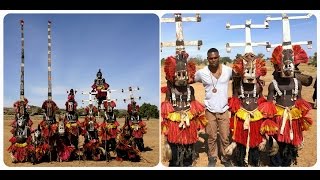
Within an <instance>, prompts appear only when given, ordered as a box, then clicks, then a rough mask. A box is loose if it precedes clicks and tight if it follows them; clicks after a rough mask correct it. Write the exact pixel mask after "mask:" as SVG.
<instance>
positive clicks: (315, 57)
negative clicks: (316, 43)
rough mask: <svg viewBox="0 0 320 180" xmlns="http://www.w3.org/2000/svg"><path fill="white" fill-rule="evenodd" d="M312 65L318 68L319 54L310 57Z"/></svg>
mask: <svg viewBox="0 0 320 180" xmlns="http://www.w3.org/2000/svg"><path fill="white" fill-rule="evenodd" d="M309 60H310V63H309V65H313V66H315V67H317V52H315V53H314V54H313V57H309Z"/></svg>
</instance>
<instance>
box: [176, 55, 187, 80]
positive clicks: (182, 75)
mask: <svg viewBox="0 0 320 180" xmlns="http://www.w3.org/2000/svg"><path fill="white" fill-rule="evenodd" d="M174 81H175V85H176V86H186V85H187V84H188V72H187V66H186V63H185V62H184V61H182V60H178V62H177V65H176V72H175V75H174Z"/></svg>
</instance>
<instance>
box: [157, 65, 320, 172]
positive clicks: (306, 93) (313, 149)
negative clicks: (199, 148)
mask: <svg viewBox="0 0 320 180" xmlns="http://www.w3.org/2000/svg"><path fill="white" fill-rule="evenodd" d="M228 66H231V64H229V65H228ZM202 67H203V66H201V67H197V70H198V69H199V68H202ZM267 68H268V72H267V75H266V76H265V77H262V78H261V79H263V80H264V81H265V87H264V90H263V94H264V95H265V96H266V95H267V94H268V86H269V84H270V82H271V80H272V78H273V77H272V72H273V66H271V63H270V62H267ZM299 69H300V70H301V71H302V72H303V73H304V74H307V75H310V76H312V77H313V78H314V80H315V77H316V75H317V72H316V71H317V68H316V67H314V66H308V65H304V64H301V65H300V66H299ZM314 80H313V81H314ZM165 85H166V80H165V74H164V70H163V66H162V67H161V87H162V86H165ZM192 86H193V87H194V89H195V97H196V99H197V100H198V101H200V102H203V100H204V96H205V93H204V88H203V85H202V84H201V83H194V84H192ZM229 87H231V83H230V84H229ZM313 91H314V89H313V83H312V84H311V86H309V87H305V86H303V87H302V97H303V98H304V99H305V100H307V101H308V102H310V103H311V104H312V105H313V100H312V95H313ZM228 93H229V96H231V88H229V92H228ZM164 98H165V94H163V93H162V94H161V102H163V101H164ZM308 116H309V117H311V118H312V119H313V125H312V127H311V128H310V129H309V131H306V132H304V147H303V148H302V149H301V150H299V152H298V154H299V157H298V164H297V165H296V166H297V167H312V166H314V165H315V163H316V162H317V118H316V117H317V110H316V109H312V110H311V111H310V112H309V115H308ZM163 142H164V141H163V136H162V138H161V144H163ZM162 164H163V165H164V166H168V164H169V163H168V162H164V161H162ZM207 164H208V157H207V155H206V153H204V152H203V153H200V157H199V159H197V162H196V164H195V166H196V167H206V166H207ZM217 166H218V167H222V165H221V164H220V162H219V161H218V162H217Z"/></svg>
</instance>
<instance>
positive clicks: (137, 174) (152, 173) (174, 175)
mask: <svg viewBox="0 0 320 180" xmlns="http://www.w3.org/2000/svg"><path fill="white" fill-rule="evenodd" d="M0 173H1V176H2V177H3V175H4V176H5V177H7V178H10V179H12V178H13V179H16V178H18V179H19V178H21V179H30V178H32V179H78V178H79V179H84V180H85V179H94V178H97V179H101V178H103V179H105V178H108V179H114V180H115V179H150V178H152V177H155V178H156V179H163V178H164V177H168V178H170V179H179V180H183V179H244V178H246V179H247V178H249V179H274V178H275V179H289V178H291V177H294V179H300V178H307V177H309V178H311V177H314V176H316V175H317V172H316V171H307V170H282V171H268V170H267V171H264V170H201V169H200V170H186V169H184V170H159V171H156V170H143V172H142V171H141V170H81V171H78V170H51V171H50V170H29V171H28V170H9V171H0Z"/></svg>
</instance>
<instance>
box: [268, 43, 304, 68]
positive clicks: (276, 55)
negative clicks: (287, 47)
mask: <svg viewBox="0 0 320 180" xmlns="http://www.w3.org/2000/svg"><path fill="white" fill-rule="evenodd" d="M292 49H293V55H294V61H293V63H294V64H295V65H297V64H300V63H308V60H309V58H308V55H307V53H306V52H305V51H304V50H303V49H302V48H301V46H300V45H293V46H292ZM282 50H283V48H282V46H277V47H276V48H275V49H274V50H273V52H272V57H271V62H272V63H273V64H274V65H280V64H282Z"/></svg>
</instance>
